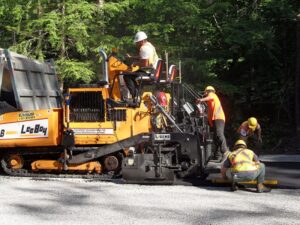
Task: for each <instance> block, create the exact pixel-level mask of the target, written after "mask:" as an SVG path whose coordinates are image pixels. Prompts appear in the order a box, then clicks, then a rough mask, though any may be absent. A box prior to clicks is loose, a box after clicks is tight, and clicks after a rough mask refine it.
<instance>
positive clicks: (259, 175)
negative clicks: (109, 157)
mask: <svg viewBox="0 0 300 225" xmlns="http://www.w3.org/2000/svg"><path fill="white" fill-rule="evenodd" d="M265 173H266V167H265V164H263V163H260V164H259V168H258V169H257V170H255V171H251V172H232V180H233V181H234V182H244V181H252V180H256V181H257V183H258V184H259V183H261V184H262V183H263V182H264V180H265Z"/></svg>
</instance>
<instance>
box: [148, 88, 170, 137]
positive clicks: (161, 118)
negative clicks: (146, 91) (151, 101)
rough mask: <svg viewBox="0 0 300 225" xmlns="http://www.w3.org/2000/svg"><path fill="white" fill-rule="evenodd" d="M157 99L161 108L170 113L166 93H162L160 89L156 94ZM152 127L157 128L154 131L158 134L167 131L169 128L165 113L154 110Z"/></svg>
mask: <svg viewBox="0 0 300 225" xmlns="http://www.w3.org/2000/svg"><path fill="white" fill-rule="evenodd" d="M155 97H156V100H157V103H158V104H159V105H160V106H161V108H162V109H163V110H164V111H165V112H167V113H168V112H169V101H168V97H167V95H166V93H165V92H164V91H160V90H159V89H157V90H156V92H155ZM152 125H153V127H154V128H155V129H154V130H155V131H156V132H162V131H165V129H166V127H167V125H168V124H167V118H166V117H165V115H164V114H163V113H161V112H160V111H159V110H157V109H156V108H155V109H154V116H153V117H152Z"/></svg>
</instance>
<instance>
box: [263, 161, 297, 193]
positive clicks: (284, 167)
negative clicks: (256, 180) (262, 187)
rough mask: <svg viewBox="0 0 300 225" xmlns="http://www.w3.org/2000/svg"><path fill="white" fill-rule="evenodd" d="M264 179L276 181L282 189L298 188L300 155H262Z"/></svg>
mask: <svg viewBox="0 0 300 225" xmlns="http://www.w3.org/2000/svg"><path fill="white" fill-rule="evenodd" d="M260 160H261V161H262V162H263V163H265V165H266V179H270V180H277V181H278V186H279V187H282V188H300V155H263V156H260Z"/></svg>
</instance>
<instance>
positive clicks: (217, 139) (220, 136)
mask: <svg viewBox="0 0 300 225" xmlns="http://www.w3.org/2000/svg"><path fill="white" fill-rule="evenodd" d="M213 124H214V126H213V132H214V143H215V145H216V151H221V153H222V154H224V153H225V152H226V151H227V150H228V147H227V143H226V138H225V135H224V128H225V121H224V120H214V121H213Z"/></svg>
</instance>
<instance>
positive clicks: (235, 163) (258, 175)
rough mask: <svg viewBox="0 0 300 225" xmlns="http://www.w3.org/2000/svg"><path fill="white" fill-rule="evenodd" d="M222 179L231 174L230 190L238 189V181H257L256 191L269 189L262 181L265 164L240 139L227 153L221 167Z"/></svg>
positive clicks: (260, 191)
mask: <svg viewBox="0 0 300 225" xmlns="http://www.w3.org/2000/svg"><path fill="white" fill-rule="evenodd" d="M221 174H222V177H223V178H224V179H228V178H229V177H230V176H231V179H232V187H231V189H232V191H236V190H238V185H239V184H238V183H239V182H246V181H253V180H256V181H257V192H258V193H262V192H270V191H271V189H270V188H268V187H266V186H265V185H264V184H263V183H264V180H265V165H264V164H263V163H261V162H259V160H258V157H257V155H255V153H254V152H253V151H252V150H250V149H247V144H246V142H245V141H244V140H242V139H240V140H238V141H236V142H235V144H234V148H233V151H232V152H231V153H230V154H229V155H228V157H227V159H226V160H225V161H224V163H223V165H222V167H221Z"/></svg>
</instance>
